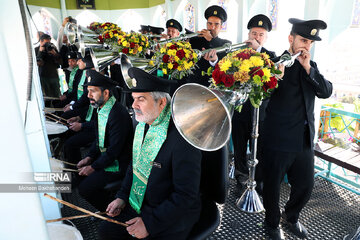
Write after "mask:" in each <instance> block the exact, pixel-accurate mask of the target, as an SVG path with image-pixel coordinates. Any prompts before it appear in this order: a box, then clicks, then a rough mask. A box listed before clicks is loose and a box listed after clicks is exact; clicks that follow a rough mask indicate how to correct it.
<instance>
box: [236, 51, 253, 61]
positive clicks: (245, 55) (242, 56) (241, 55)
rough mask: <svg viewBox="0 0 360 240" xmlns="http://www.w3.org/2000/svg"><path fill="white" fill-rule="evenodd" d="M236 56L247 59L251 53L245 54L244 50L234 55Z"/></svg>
mask: <svg viewBox="0 0 360 240" xmlns="http://www.w3.org/2000/svg"><path fill="white" fill-rule="evenodd" d="M236 57H238V58H242V59H243V60H244V59H249V58H250V57H251V55H250V54H247V53H244V52H241V53H238V54H237V55H236Z"/></svg>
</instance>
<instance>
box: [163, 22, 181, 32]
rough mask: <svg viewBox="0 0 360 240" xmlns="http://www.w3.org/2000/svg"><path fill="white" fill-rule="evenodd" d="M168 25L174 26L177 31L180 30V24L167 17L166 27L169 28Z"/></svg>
mask: <svg viewBox="0 0 360 240" xmlns="http://www.w3.org/2000/svg"><path fill="white" fill-rule="evenodd" d="M169 27H173V28H176V29H177V30H179V32H181V31H182V26H181V24H180V23H179V22H178V21H176V20H175V19H169V20H167V22H166V28H169Z"/></svg>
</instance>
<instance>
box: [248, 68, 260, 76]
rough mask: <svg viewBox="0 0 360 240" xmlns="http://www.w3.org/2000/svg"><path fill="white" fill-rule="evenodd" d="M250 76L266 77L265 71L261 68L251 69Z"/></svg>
mask: <svg viewBox="0 0 360 240" xmlns="http://www.w3.org/2000/svg"><path fill="white" fill-rule="evenodd" d="M249 75H250V76H252V77H253V76H255V75H258V76H259V77H263V76H264V72H263V70H261V67H255V68H253V69H251V71H250V72H249Z"/></svg>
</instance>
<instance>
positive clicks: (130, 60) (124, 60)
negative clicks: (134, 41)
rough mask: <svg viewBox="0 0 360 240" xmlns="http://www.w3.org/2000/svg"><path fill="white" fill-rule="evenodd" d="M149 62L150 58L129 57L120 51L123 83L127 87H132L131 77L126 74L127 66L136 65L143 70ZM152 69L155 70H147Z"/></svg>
mask: <svg viewBox="0 0 360 240" xmlns="http://www.w3.org/2000/svg"><path fill="white" fill-rule="evenodd" d="M149 62H150V59H145V58H137V57H130V56H127V55H126V54H124V53H120V68H121V74H122V76H123V78H124V81H125V84H126V86H127V87H128V88H132V87H133V83H132V79H131V78H130V77H129V74H128V70H129V68H131V67H137V68H140V69H143V70H144V69H145V68H146V67H147V66H148V64H149ZM153 70H155V69H151V70H150V71H147V72H148V73H151V72H152V71H153Z"/></svg>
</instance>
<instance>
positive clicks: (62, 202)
mask: <svg viewBox="0 0 360 240" xmlns="http://www.w3.org/2000/svg"><path fill="white" fill-rule="evenodd" d="M44 196H45V197H47V198H50V199H51V200H54V201H57V202H59V203H61V204H64V205H66V206H68V207H71V208H73V209H75V210H78V211H80V212H83V213H87V214H89V215H91V216H94V217H97V218H100V219H102V220H105V221H108V222H112V223H115V224H119V225H121V226H124V227H128V226H129V225H128V224H125V223H122V222H119V221H116V220H114V219H111V218H107V217H104V216H101V215H100V214H97V213H93V212H91V211H89V210H86V209H84V208H81V207H78V206H75V205H74V204H71V203H69V202H66V201H64V200H60V199H57V198H56V197H53V196H51V195H49V194H47V193H44Z"/></svg>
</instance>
